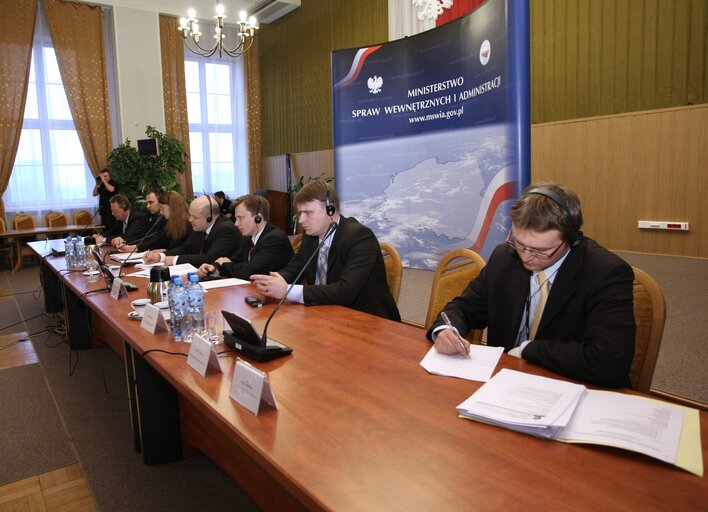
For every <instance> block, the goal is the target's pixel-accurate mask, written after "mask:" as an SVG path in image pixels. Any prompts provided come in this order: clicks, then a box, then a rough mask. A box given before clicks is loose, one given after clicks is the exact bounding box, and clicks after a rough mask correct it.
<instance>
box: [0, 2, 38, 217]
mask: <svg viewBox="0 0 708 512" xmlns="http://www.w3.org/2000/svg"><path fill="white" fill-rule="evenodd" d="M5 4H7V5H5ZM36 19H37V0H16V1H14V2H3V8H2V16H0V215H1V216H2V217H3V218H4V217H5V205H4V204H3V202H2V195H3V194H5V190H7V184H8V183H9V182H10V175H11V174H12V167H13V166H14V164H15V156H16V155H17V146H18V145H19V143H20V134H21V133H22V119H23V117H24V113H25V101H26V100H27V82H28V80H29V71H30V62H31V59H32V38H33V36H34V24H35V21H36Z"/></svg>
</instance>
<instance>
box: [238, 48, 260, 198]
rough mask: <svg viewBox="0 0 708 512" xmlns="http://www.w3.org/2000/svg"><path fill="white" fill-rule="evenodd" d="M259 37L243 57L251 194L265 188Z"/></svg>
mask: <svg viewBox="0 0 708 512" xmlns="http://www.w3.org/2000/svg"><path fill="white" fill-rule="evenodd" d="M258 48H259V36H258V35H257V34H256V37H255V38H254V40H253V45H252V46H251V49H250V50H248V52H246V53H245V54H244V56H243V58H244V59H245V60H244V63H243V64H244V66H243V68H244V74H245V81H246V123H247V125H248V185H249V188H250V190H251V192H255V191H256V190H257V189H259V188H263V184H264V183H265V178H264V176H263V144H262V142H263V141H262V136H263V135H262V131H263V130H262V122H261V68H260V60H259V51H258Z"/></svg>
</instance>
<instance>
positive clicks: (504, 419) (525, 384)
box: [457, 368, 587, 437]
mask: <svg viewBox="0 0 708 512" xmlns="http://www.w3.org/2000/svg"><path fill="white" fill-rule="evenodd" d="M586 393H587V389H586V388H585V386H583V385H582V384H573V383H572V382H566V381H562V380H557V379H549V378H547V377H539V376H538V375H530V374H527V373H523V372H517V371H515V370H509V369H507V368H504V369H502V370H501V371H500V372H499V373H497V374H496V375H495V376H494V377H492V378H491V379H490V380H489V382H487V383H486V384H484V385H483V386H482V387H481V388H479V389H478V390H477V391H476V392H475V393H474V394H473V395H472V396H470V397H469V398H468V399H467V400H465V401H464V402H462V403H461V404H460V405H458V406H457V412H458V413H459V414H460V415H462V416H465V417H467V418H470V419H476V420H480V421H484V422H487V423H492V424H495V425H499V426H503V427H505V428H509V429H512V430H519V431H521V432H525V433H527V434H533V435H536V436H540V437H554V436H555V435H556V434H558V432H560V431H561V430H562V429H563V428H564V427H565V426H566V425H567V424H568V422H569V421H570V418H571V416H572V414H573V411H574V410H575V408H576V406H577V405H578V403H579V402H580V401H581V400H582V399H583V397H584V396H585V394H586Z"/></svg>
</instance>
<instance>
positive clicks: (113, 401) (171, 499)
mask: <svg viewBox="0 0 708 512" xmlns="http://www.w3.org/2000/svg"><path fill="white" fill-rule="evenodd" d="M38 286H39V277H38V269H37V267H36V266H34V267H29V268H25V269H23V270H22V271H20V272H18V273H16V274H12V275H10V274H9V273H8V272H3V273H2V274H0V287H8V288H11V289H12V290H13V292H14V294H15V295H14V299H15V300H14V302H15V304H8V303H3V304H2V305H0V333H2V332H12V331H15V330H27V331H28V332H29V333H37V332H41V331H44V330H46V329H47V327H48V325H52V324H55V323H56V322H57V320H56V319H54V318H51V317H49V316H46V315H42V314H41V313H42V309H43V306H44V303H43V298H42V296H41V295H37V294H35V293H33V292H34V291H35V290H36V289H37V287H38ZM16 322H20V324H19V325H16V326H14V327H10V328H9V329H3V328H4V327H7V326H9V325H11V324H14V323H16ZM25 326H26V327H25ZM33 344H34V346H35V350H36V352H37V355H38V357H39V360H40V364H41V367H42V369H43V370H44V374H45V375H46V382H47V383H48V385H49V388H50V389H51V392H52V394H53V396H54V398H55V400H56V404H57V406H58V409H59V411H60V415H61V419H62V420H63V422H64V424H65V425H66V430H67V432H68V435H69V437H70V440H71V442H72V443H73V446H74V449H75V454H76V457H77V458H78V461H79V463H80V465H81V468H82V470H83V472H84V474H85V475H86V479H87V482H88V485H89V487H90V488H91V492H92V493H93V496H94V501H95V503H96V505H97V506H98V509H99V510H101V511H104V512H112V511H116V512H123V511H126V510H151V511H158V512H159V511H170V512H172V511H193V510H200V511H201V510H203V511H232V510H239V511H250V510H257V508H256V507H255V505H254V504H253V503H252V502H251V500H250V499H249V498H248V496H246V495H245V493H244V492H243V491H242V490H241V489H240V487H239V486H238V485H236V484H235V483H234V481H233V480H232V479H231V478H230V477H229V476H228V475H227V474H226V473H224V472H223V471H222V470H221V468H219V467H218V466H216V465H215V464H214V463H212V462H211V461H210V460H209V459H208V458H207V457H205V456H203V455H195V456H193V457H188V458H185V459H183V460H181V461H178V462H176V463H172V464H162V465H157V466H146V465H145V464H143V461H142V456H141V454H140V453H137V452H135V451H134V449H133V439H132V433H131V429H130V416H129V409H128V401H127V390H126V385H125V377H124V369H123V362H122V361H121V359H120V358H119V357H118V356H117V355H116V354H115V353H113V352H112V351H111V350H110V349H107V348H98V349H93V350H84V351H79V352H75V351H74V352H71V353H70V351H69V347H68V345H67V344H66V342H65V341H63V340H62V338H61V337H60V336H57V335H55V334H47V333H44V334H39V335H36V336H34V337H33ZM72 369H73V371H72ZM45 386H46V384H45ZM19 405H23V404H18V406H19ZM23 407H24V405H23ZM3 417H5V413H4V411H3ZM25 463H26V462H22V464H25ZM4 464H5V457H4V456H3V457H2V458H0V466H1V465H4Z"/></svg>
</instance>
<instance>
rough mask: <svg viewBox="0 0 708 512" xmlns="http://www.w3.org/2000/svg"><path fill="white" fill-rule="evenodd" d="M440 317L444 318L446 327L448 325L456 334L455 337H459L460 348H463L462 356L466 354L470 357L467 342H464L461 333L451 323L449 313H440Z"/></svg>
mask: <svg viewBox="0 0 708 512" xmlns="http://www.w3.org/2000/svg"><path fill="white" fill-rule="evenodd" d="M440 316H441V317H442V319H443V321H444V322H445V325H447V326H448V327H449V328H450V329H451V330H452V332H454V333H455V336H456V337H457V341H459V342H460V348H462V352H461V354H464V355H465V356H466V357H470V353H469V351H468V350H467V347H466V346H465V342H464V341H462V337H461V336H460V331H458V330H457V328H456V327H455V326H454V325H452V322H450V319H449V318H448V317H447V313H445V312H444V311H443V312H441V313H440Z"/></svg>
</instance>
